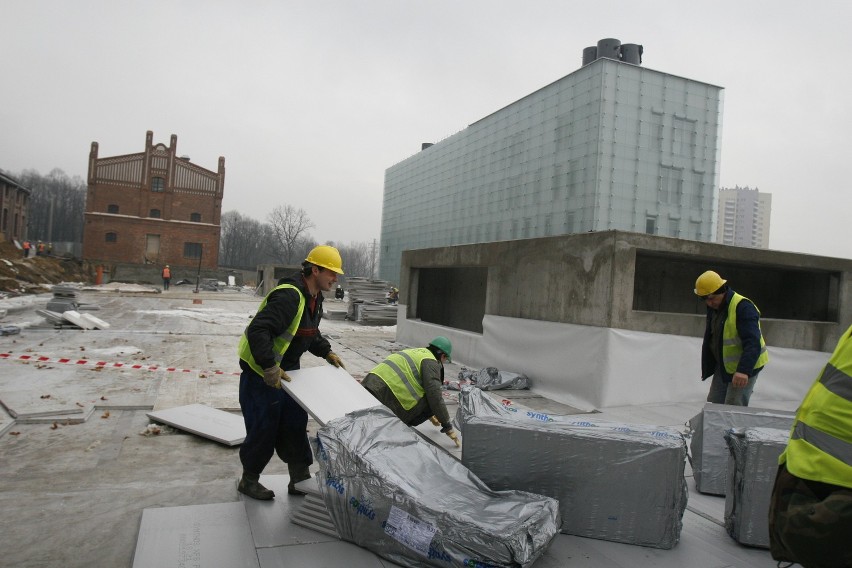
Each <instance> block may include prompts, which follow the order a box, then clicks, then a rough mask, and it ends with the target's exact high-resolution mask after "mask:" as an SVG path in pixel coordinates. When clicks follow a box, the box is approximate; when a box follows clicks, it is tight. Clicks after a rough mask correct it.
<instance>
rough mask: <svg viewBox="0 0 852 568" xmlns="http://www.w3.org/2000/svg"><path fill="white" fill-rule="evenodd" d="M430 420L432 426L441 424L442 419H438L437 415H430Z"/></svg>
mask: <svg viewBox="0 0 852 568" xmlns="http://www.w3.org/2000/svg"><path fill="white" fill-rule="evenodd" d="M429 422H431V423H432V426H440V425H441V421H440V420H438V419H437V418H436V417H434V416H430V417H429Z"/></svg>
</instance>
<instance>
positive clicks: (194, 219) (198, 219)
mask: <svg viewBox="0 0 852 568" xmlns="http://www.w3.org/2000/svg"><path fill="white" fill-rule="evenodd" d="M189 220H190V221H192V222H193V223H200V222H201V213H190V214H189Z"/></svg>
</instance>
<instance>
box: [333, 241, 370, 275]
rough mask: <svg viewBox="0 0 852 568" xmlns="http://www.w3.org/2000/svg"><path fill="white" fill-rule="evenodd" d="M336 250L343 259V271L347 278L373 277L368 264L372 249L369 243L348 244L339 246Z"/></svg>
mask: <svg viewBox="0 0 852 568" xmlns="http://www.w3.org/2000/svg"><path fill="white" fill-rule="evenodd" d="M338 250H339V251H340V256H341V257H342V258H343V269H344V270H345V271H346V275H347V276H363V277H365V278H372V277H373V271H372V269H371V262H370V260H371V251H372V249H371V246H370V244H369V243H350V244H349V245H344V246H339V247H338Z"/></svg>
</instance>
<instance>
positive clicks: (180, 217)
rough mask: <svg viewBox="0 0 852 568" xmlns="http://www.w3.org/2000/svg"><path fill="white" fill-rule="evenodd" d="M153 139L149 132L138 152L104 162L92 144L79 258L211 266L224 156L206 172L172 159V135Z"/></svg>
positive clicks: (216, 239) (183, 160) (216, 256)
mask: <svg viewBox="0 0 852 568" xmlns="http://www.w3.org/2000/svg"><path fill="white" fill-rule="evenodd" d="M153 139H154V133H153V132H151V131H150V130H149V131H148V132H147V133H146V135H145V150H144V151H143V152H140V153H137V154H125V155H123V156H110V157H105V158H99V157H98V143H97V142H92V148H91V151H90V153H89V174H88V192H87V197H86V215H85V218H86V226H85V228H84V230H83V258H84V259H86V260H90V261H95V262H114V263H130V264H157V265H165V264H169V265H171V266H173V267H175V266H187V267H197V266H199V265H200V266H201V267H202V268H216V267H217V265H218V262H219V229H220V227H219V222H220V217H221V214H222V195H223V192H224V185H225V158H224V157H221V156H220V157H219V167H218V170H217V171H215V172H214V171H210V170H206V169H204V168H201V167H199V166H196V165H195V164H193V163H191V162H190V160H189V157H187V156H181V157H178V156H177V154H176V152H177V136H176V135H174V134H172V137H171V141H170V143H169V146H166V145H165V144H162V143H159V144H154V142H153Z"/></svg>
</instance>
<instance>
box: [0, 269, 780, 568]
mask: <svg viewBox="0 0 852 568" xmlns="http://www.w3.org/2000/svg"><path fill="white" fill-rule="evenodd" d="M50 298H51V295H50V294H49V293H46V294H38V295H30V296H23V297H18V298H13V299H7V300H0V311H2V310H1V309H2V308H5V309H6V310H7V311H8V313H7V315H6V316H5V318H4V319H3V320H2V322H0V323H2V325H4V326H8V325H13V326H18V327H20V328H21V332H20V333H18V334H16V335H5V336H2V337H0V355H2V357H0V400H3V402H4V403H5V404H6V406H9V407H10V408H12V410H13V411H15V412H16V413H18V414H27V415H29V416H30V417H31V418H29V419H28V420H23V421H22V420H18V421H15V420H14V419H13V418H12V416H10V414H9V413H7V412H5V411H4V410H3V409H2V408H0V432H4V433H3V434H2V436H0V510H2V511H3V514H2V517H0V565H1V566H16V567H29V566H33V567H35V566H64V567H73V566H87V567H88V566H131V565H132V564H133V559H134V553H135V549H136V544H137V537H138V534H139V529H140V522H141V518H142V513H143V510H144V509H146V508H157V507H174V506H187V505H203V504H215V503H229V502H230V503H234V502H239V501H241V499H240V495H239V494H238V492H237V490H236V483H237V480H238V477H239V475H240V473H241V467H240V462H239V456H238V449H237V447H229V446H225V445H223V444H219V443H216V442H214V441H211V440H208V439H205V438H201V437H198V436H195V435H192V434H188V433H184V432H181V431H176V430H172V429H168V428H164V429H163V430H162V432H161V433H160V434H159V435H153V434H151V432H150V429H149V428H148V427H149V424H151V420H150V419H149V418H148V417H147V416H146V412H147V411H150V410H151V409H155V410H160V409H168V408H172V407H176V406H181V405H186V404H191V403H201V404H205V405H209V406H212V407H215V408H219V409H223V410H227V411H231V412H234V413H239V403H238V383H239V377H238V374H237V373H238V371H239V367H238V364H237V357H236V355H235V350H236V343H237V340H238V337H239V335H240V333H241V332H242V330H243V329H244V327H245V326H246V324H247V323H248V321H249V318H250V317H251V316H252V315H253V313H254V311H255V310H256V308H257V305H258V303H259V298H258V297H256V296H254V295H253V294H252V293H251V292H250V291H249V292H245V291H238V290H225V291H219V292H200V293H193V290H192V289H191V287H177V286H173V287H172V289H171V290H169V291H168V292H165V293H160V292H159V291H158V290H155V289H152V288H150V287H142V286H122V285H119V284H116V283H112V284H110V285H107V286H103V287H99V288H95V287H91V288H88V289H86V290H84V291H82V292H81V293H80V297H79V301H80V302H81V303H83V304H88V306H89V307H94V306H97V307H98V308H99V309H98V310H97V311H94V312H92V313H93V315H96V316H97V317H98V318H100V319H102V320H104V321H106V322H109V323H110V324H111V327H110V329H108V330H88V331H82V330H79V329H54V327H53V326H52V325H49V324H47V323H46V322H45V320H44V319H43V318H42V317H41V316H39V315H38V314H37V313H36V311H35V310H37V309H44V308H45V306H46V303H47V301H48V300H49V299H50ZM326 307H327V308H328V309H331V310H337V311H338V312H339V311H342V310H345V304H344V303H343V302H341V301H335V300H333V299H331V300H326ZM321 330H322V331H323V332H324V334H325V335H326V337H328V338H329V339H330V341H331V342H332V346H333V349H334V351H335V352H337V353H338V354H339V355H340V356H341V358H342V359H343V361H344V362H345V364H346V366H347V370H348V371H349V372H350V373H351V374H352V375H353V376H354V377H355V378H356V379H360V378H362V377H363V376H364V375H365V374H366V372H368V371H369V370H370V369H371V368H372V367H373V366H374V365H375V364H376V363H378V362H379V361H381V360H382V359H383V358H384V357H385V356H386V355H388V354H389V353H390V352H391V351H394V350H397V349H400V348H403V347H407V346H401V345H398V344H396V342H395V328H394V327H367V326H361V325H358V324H357V323H355V322H351V321H345V320H342V319H325V320H323V323H322V324H321ZM22 357H24V358H28V359H22ZM37 358H41V360H40V361H37V360H36V359H37ZM63 359H67V360H68V361H65V362H63ZM25 361H29V362H25ZM302 361H303V367H310V366H316V365H325V364H326V363H325V362H324V361H322V360H320V359H318V358H315V357H312V356H311V355H310V354H306V355H305V356H304V357H303V360H302ZM95 363H101V365H100V366H98V365H96V364H95ZM117 364H118V365H117ZM461 364H463V361H460V362H454V363H453V364H451V365H449V366H448V367H447V371H446V376H447V378H452V377H455V376H457V374H458V371H459V370H460V369H461ZM696 364H697V363H696ZM134 366H136V367H137V368H134ZM508 370H510V371H515V372H523V369H508ZM530 379H531V381H532V383H533V389H532V390H528V391H527V390H524V391H499V393H498V396H500V397H501V398H509V399H512V400H515V401H517V402H518V403H520V404H523V405H525V406H528V407H531V408H533V409H535V410H539V411H542V412H547V413H550V414H555V415H558V414H570V413H574V412H575V411H574V410H573V409H571V408H570V407H566V406H564V405H562V404H559V403H556V402H553V401H550V400H547V399H544V398H542V397H540V396H537V395H536V394H535V388H534V387H535V378H534V377H530ZM446 395H447V396H446V400H447V402H448V405H449V409H450V413H451V414H454V413H455V408H456V405H455V404H454V400H455V399H456V393H455V392H453V391H447V392H446ZM795 405H796V403H795V402H794V401H791V402H790V403H789V404H785V405H776V407H777V408H783V409H786V410H793V409H795ZM702 407H703V401H701V400H695V401H686V402H683V403H678V404H666V405H656V406H643V407H621V408H611V409H600V410H601V411H602V414H597V415H596V417H597V418H601V419H607V420H615V421H623V422H629V423H642V424H653V425H664V426H665V425H670V426H677V427H683V426H684V424H685V422H686V421H687V420H688V419H690V418H691V417H693V416H694V415H696V414H697V413H698V412H700V410H701V408H702ZM59 412H72V413H70V414H57V413H59ZM57 416H59V417H58V418H57ZM315 429H316V424H315V423H313V421H311V422H310V423H309V430H311V431H312V432H313V431H314V430H315ZM419 429H420V430H421V431H423V432H424V433H426V434H427V435H428V436H429V437H430V438H431V439H433V440H434V441H435V443H437V444H439V445H441V447H443V448H445V449H446V450H447V451H449V452H451V453H454V454H455V455H457V456H458V455H460V454H459V451H458V450H456V449H454V447H453V445H452V443H451V442H450V440H449V439H448V438H446V437H445V436H442V435H440V434H439V433H438V432H437V430H436V429H435V428H434V427H432V426H431V425H430V424H429V423H428V422H427V423H426V424H425V425H422V426H421V427H419ZM312 471H316V464H315V465H314V466H312ZM264 473H265V474H266V475H274V476H280V475H286V473H287V470H286V466H285V465H284V464H283V463H281V462H280V461H279V460H278V459H277V458H275V457H273V460H272V462H271V463H270V465H269V466H268V467H267V469H266V471H265V472H264ZM687 475H688V476H689V477H688V479H687V483H688V485H689V488H690V495H689V502H688V504H687V510H686V511H685V513H684V516H683V531H682V533H681V537H680V542H679V544H678V545H677V546H675V547H674V548H673V549H672V550H660V549H654V548H645V547H639V546H632V545H627V544H619V543H613V542H606V541H601V540H594V539H587V538H580V537H575V536H570V535H563V534H560V535H558V536H557V537H556V538H555V539H554V540H553V542H552V543H551V545H550V547H549V548H548V550H547V551H546V553H545V554H544V555H543V556H542V557H541V558H539V559H538V560H537V561H536V563H535V566H540V567H548V568H551V567H562V566H599V567H631V568H637V567H644V566H647V567H651V566H654V567H660V566H663V567H675V566H677V567H684V566H689V567H698V568H705V567H706V568H721V567H728V566H730V567H747V566H748V567H767V568H769V567H773V566H775V562H774V561H773V560H772V559H771V557H770V555H769V552H768V551H766V550H764V549H759V548H750V547H746V546H742V545H740V544H738V543H737V542H735V541H734V540H733V539H732V538H731V537H730V536H728V534H727V533H726V532H725V529H724V526H723V525H724V505H725V499H724V497H714V496H708V495H702V494H699V493H698V492H696V491H695V487H694V483H693V481H692V477H691V471H690V469H689V465H688V464H687ZM278 489H279V491H278V495H277V496H276V498H275V501H274V502H272V503H271V504H269V507H270V508H269V509H268V510H267V511H266V514H267V515H271V517H269V518H273V519H275V522H276V523H277V529H276V530H277V531H279V532H280V534H278V535H277V537H278V540H277V541H276V543H275V544H274V545H275V546H276V547H277V548H276V550H278V551H279V552H280V553H281V554H280V555H279V556H277V557H274V556H270V555H264V554H261V553H262V552H264V547H265V546H267V547H268V546H270V545H264V544H262V543H261V544H258V540H257V534H256V527H253V534H254V536H255V543H256V545H255V546H256V548H257V552H258V557H259V558H261V562H262V563H261V564H260V565H261V566H264V567H266V566H301V567H311V566H329V567H333V566H391V565H393V564H392V563H389V562H388V561H386V560H381V559H379V558H378V557H376V556H374V555H372V553H369V552H367V551H364V550H363V549H360V548H357V547H355V545H352V544H349V543H344V542H340V541H337V540H335V539H334V538H331V537H327V536H325V535H322V534H320V533H315V532H313V531H310V530H308V529H305V528H303V527H298V526H296V525H293V524H291V523H289V521H288V518H289V514H290V512H291V510H292V509H293V508H294V506H296V504H298V502H299V500H300V499H303V498H302V497H295V496H288V495H287V494H286V492H285V491H281V490H280V489H281V486H278ZM452 490H453V488H452V487H447V488H446V491H452ZM563 514H570V512H567V511H566V512H563ZM267 552H268V550H267ZM264 558H266V560H263V559H264ZM269 558H278V560H269ZM288 558H289V559H290V560H287V559H288ZM295 559H298V560H295Z"/></svg>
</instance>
